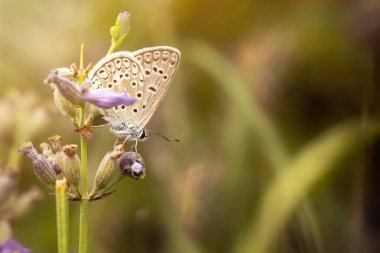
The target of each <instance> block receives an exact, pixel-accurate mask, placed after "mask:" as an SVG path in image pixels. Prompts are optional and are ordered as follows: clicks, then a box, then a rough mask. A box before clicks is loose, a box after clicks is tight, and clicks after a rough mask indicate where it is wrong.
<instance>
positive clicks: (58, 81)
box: [47, 70, 83, 106]
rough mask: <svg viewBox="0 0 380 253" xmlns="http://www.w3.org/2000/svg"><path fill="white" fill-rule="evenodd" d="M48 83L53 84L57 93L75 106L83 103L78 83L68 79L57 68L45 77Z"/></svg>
mask: <svg viewBox="0 0 380 253" xmlns="http://www.w3.org/2000/svg"><path fill="white" fill-rule="evenodd" d="M47 82H48V83H49V84H54V85H55V87H56V88H57V89H58V90H59V93H60V94H61V95H62V96H63V97H64V98H65V99H67V101H69V102H70V103H72V104H73V105H75V106H79V105H81V104H83V99H82V95H81V92H80V89H79V87H78V85H77V84H76V83H75V82H73V81H71V80H70V79H68V78H66V77H64V76H61V75H60V72H59V71H58V70H53V71H51V72H50V74H49V75H48V77H47Z"/></svg>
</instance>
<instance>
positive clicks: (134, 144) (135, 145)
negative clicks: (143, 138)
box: [131, 139, 137, 153]
mask: <svg viewBox="0 0 380 253" xmlns="http://www.w3.org/2000/svg"><path fill="white" fill-rule="evenodd" d="M132 149H135V152H136V153H137V139H136V140H135V142H134V143H133V144H132V146H131V150H132Z"/></svg>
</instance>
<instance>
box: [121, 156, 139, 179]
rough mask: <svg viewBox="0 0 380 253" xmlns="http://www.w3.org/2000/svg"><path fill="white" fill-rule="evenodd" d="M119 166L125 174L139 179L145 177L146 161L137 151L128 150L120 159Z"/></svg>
mask: <svg viewBox="0 0 380 253" xmlns="http://www.w3.org/2000/svg"><path fill="white" fill-rule="evenodd" d="M119 168H120V170H121V173H122V174H123V175H125V176H128V177H131V178H133V179H136V180H139V179H143V178H144V177H145V163H144V160H143V159H142V157H141V155H140V154H139V153H136V152H126V153H124V154H123V155H122V156H121V157H120V159H119Z"/></svg>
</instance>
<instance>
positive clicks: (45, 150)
mask: <svg viewBox="0 0 380 253" xmlns="http://www.w3.org/2000/svg"><path fill="white" fill-rule="evenodd" d="M40 148H41V150H42V155H43V156H44V157H45V158H46V159H52V157H53V156H54V153H53V150H52V148H51V146H50V145H49V144H47V143H46V142H43V143H41V144H40Z"/></svg>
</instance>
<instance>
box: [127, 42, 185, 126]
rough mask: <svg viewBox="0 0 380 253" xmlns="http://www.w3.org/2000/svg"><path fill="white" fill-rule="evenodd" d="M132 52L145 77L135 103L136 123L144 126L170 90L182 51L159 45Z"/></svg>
mask: <svg viewBox="0 0 380 253" xmlns="http://www.w3.org/2000/svg"><path fill="white" fill-rule="evenodd" d="M132 54H133V56H134V58H135V59H136V61H137V63H138V64H139V65H140V66H141V68H142V72H143V77H144V89H143V91H142V94H141V96H137V97H136V98H137V99H138V101H137V102H136V103H135V104H134V105H133V106H137V108H138V110H139V111H138V115H137V122H136V123H137V125H138V126H139V127H144V126H145V125H146V124H147V123H148V121H149V120H150V118H151V117H152V115H153V113H154V112H155V110H156V109H157V107H158V106H159V105H160V104H161V102H162V99H163V98H164V96H165V94H166V92H167V91H168V89H169V87H170V85H171V83H172V81H173V78H174V75H175V73H176V71H177V68H178V64H179V61H180V58H181V53H180V52H179V50H178V49H176V48H173V47H167V46H159V47H148V48H143V49H140V50H137V51H135V52H133V53H132ZM136 95H138V94H136Z"/></svg>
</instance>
